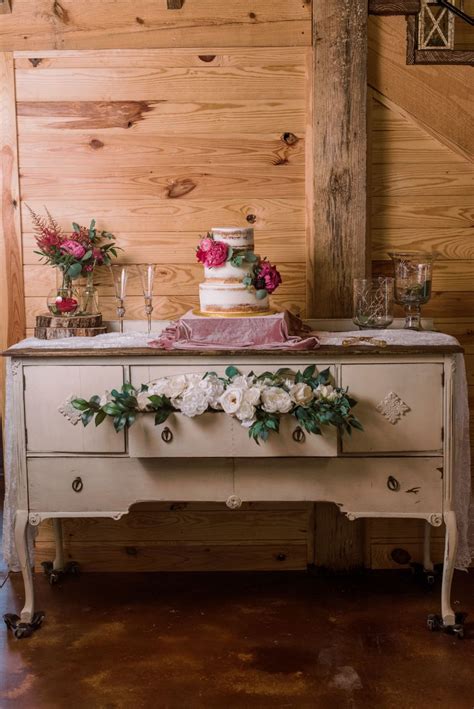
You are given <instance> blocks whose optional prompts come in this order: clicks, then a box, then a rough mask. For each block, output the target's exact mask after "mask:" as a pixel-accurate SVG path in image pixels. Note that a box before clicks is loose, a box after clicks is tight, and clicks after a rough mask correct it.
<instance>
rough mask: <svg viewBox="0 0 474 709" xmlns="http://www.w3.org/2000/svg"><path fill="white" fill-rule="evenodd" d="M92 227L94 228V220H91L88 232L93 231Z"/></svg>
mask: <svg viewBox="0 0 474 709" xmlns="http://www.w3.org/2000/svg"><path fill="white" fill-rule="evenodd" d="M94 227H95V219H91V223H90V227H89V231H94Z"/></svg>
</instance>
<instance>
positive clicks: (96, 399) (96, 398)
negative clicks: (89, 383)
mask: <svg viewBox="0 0 474 709" xmlns="http://www.w3.org/2000/svg"><path fill="white" fill-rule="evenodd" d="M89 404H100V396H98V395H97V394H94V396H91V398H90V401H89Z"/></svg>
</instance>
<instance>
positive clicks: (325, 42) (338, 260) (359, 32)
mask: <svg viewBox="0 0 474 709" xmlns="http://www.w3.org/2000/svg"><path fill="white" fill-rule="evenodd" d="M308 77H309V78H308V80H309V82H310V86H309V92H308V93H310V94H311V95H312V96H313V100H312V105H310V106H309V109H310V110H309V116H308V129H307V141H308V143H309V145H308V147H307V161H308V165H312V167H313V170H312V175H310V179H309V182H308V185H307V200H308V203H309V204H308V212H307V221H308V238H307V244H308V246H307V274H308V277H307V293H308V296H307V298H308V299H307V310H308V315H309V316H316V317H318V316H320V317H321V316H322V317H326V318H327V317H330V318H331V317H347V316H350V315H351V314H352V281H353V279H354V278H355V277H358V276H364V275H366V274H367V273H368V272H369V269H370V249H369V248H368V239H367V186H366V180H367V125H366V121H367V108H366V106H367V0H353V2H351V3H348V2H347V1H346V0H331V2H316V3H314V9H313V51H312V71H308ZM315 530H316V536H315V564H316V565H317V566H326V567H330V568H337V569H350V568H355V567H357V566H362V565H363V563H364V541H363V540H364V523H363V522H362V521H361V520H357V521H355V522H349V521H348V520H347V519H346V518H345V517H344V516H343V515H341V513H340V511H339V509H338V508H337V507H336V505H325V504H317V505H316V508H315Z"/></svg>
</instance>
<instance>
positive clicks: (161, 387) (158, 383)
mask: <svg viewBox="0 0 474 709" xmlns="http://www.w3.org/2000/svg"><path fill="white" fill-rule="evenodd" d="M167 388H168V379H167V377H161V379H156V380H155V381H154V382H150V383H149V384H148V393H149V394H150V396H152V395H153V394H156V395H157V396H167V394H166V390H167Z"/></svg>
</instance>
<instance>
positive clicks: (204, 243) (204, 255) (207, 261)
mask: <svg viewBox="0 0 474 709" xmlns="http://www.w3.org/2000/svg"><path fill="white" fill-rule="evenodd" d="M228 256H229V247H228V245H227V244H225V243H224V242H223V241H214V239H211V237H209V236H206V237H205V238H204V239H201V242H200V244H199V246H198V248H197V250H196V258H197V260H198V261H199V262H200V263H203V264H204V266H207V268H217V267H218V266H222V265H223V264H224V263H225V262H226V261H227V259H228Z"/></svg>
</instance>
